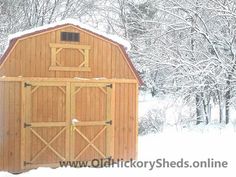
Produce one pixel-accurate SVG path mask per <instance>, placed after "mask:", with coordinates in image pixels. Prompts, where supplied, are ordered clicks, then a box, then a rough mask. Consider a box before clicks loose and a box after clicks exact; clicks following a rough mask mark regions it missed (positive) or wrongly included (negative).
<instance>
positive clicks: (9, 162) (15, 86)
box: [0, 82, 21, 172]
mask: <svg viewBox="0 0 236 177" xmlns="http://www.w3.org/2000/svg"><path fill="white" fill-rule="evenodd" d="M20 88H21V85H20V83H19V82H0V98H1V99H0V105H1V106H0V130H1V131H0V170H5V171H11V172H14V171H16V170H19V169H20V132H21V129H20V125H21V122H20V117H21V111H20V110H21V107H20V105H21V103H20V101H21V95H20V93H21V89H20Z"/></svg>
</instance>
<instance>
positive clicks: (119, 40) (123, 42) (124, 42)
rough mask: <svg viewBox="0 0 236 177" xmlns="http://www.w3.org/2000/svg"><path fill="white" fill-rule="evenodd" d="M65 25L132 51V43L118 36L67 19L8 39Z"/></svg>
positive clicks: (16, 34)
mask: <svg viewBox="0 0 236 177" xmlns="http://www.w3.org/2000/svg"><path fill="white" fill-rule="evenodd" d="M65 24H71V25H75V26H79V27H81V28H83V29H85V30H88V31H90V32H92V33H96V34H98V35H101V36H103V37H105V38H108V39H110V40H112V41H114V42H117V43H119V44H120V45H122V46H124V47H125V49H126V50H130V48H131V45H130V43H129V42H128V41H127V40H125V39H123V38H121V37H119V36H116V35H111V34H107V33H104V32H102V31H99V30H97V29H95V28H93V27H91V26H88V25H86V24H83V23H81V22H79V21H77V20H75V19H65V20H61V21H58V22H55V23H51V24H48V25H44V26H40V27H37V28H32V29H30V30H26V31H22V32H18V33H15V34H12V35H9V37H8V39H9V41H10V40H12V39H15V38H18V37H21V36H24V35H27V34H30V33H34V32H38V31H41V30H46V29H49V28H53V27H56V26H59V25H65Z"/></svg>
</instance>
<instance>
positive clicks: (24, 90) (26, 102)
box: [21, 81, 70, 170]
mask: <svg viewBox="0 0 236 177" xmlns="http://www.w3.org/2000/svg"><path fill="white" fill-rule="evenodd" d="M31 86H36V87H35V88H37V87H50V86H55V87H65V88H66V89H65V98H66V103H65V104H66V105H65V110H66V112H65V116H66V117H65V122H61V123H59V124H61V125H62V126H65V132H66V137H65V141H66V142H65V160H69V149H70V147H69V146H70V142H69V140H70V138H69V136H70V130H69V125H70V82H50V81H24V82H22V83H21V96H22V107H21V116H22V119H21V169H22V170H27V169H31V168H35V167H42V166H47V167H55V166H58V164H45V165H44V164H39V165H28V166H27V165H26V164H25V161H26V160H27V159H29V153H26V152H29V150H28V151H27V150H26V148H29V147H27V145H28V146H29V145H30V142H26V140H27V141H30V137H29V136H30V131H29V130H27V128H25V123H27V122H29V121H30V113H31V108H30V107H31V104H32V102H31V97H32V95H31V92H32V89H31ZM49 127H50V125H49Z"/></svg>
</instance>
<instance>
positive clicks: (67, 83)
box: [7, 78, 126, 170]
mask: <svg viewBox="0 0 236 177" xmlns="http://www.w3.org/2000/svg"><path fill="white" fill-rule="evenodd" d="M17 79H18V80H17ZM17 79H15V78H13V79H9V80H10V81H13V80H17V81H20V82H21V152H20V159H21V161H20V162H21V170H27V169H30V168H34V166H33V165H31V166H30V168H27V167H26V166H25V164H24V161H25V159H26V155H27V153H26V139H27V137H26V136H27V134H26V130H25V128H24V123H25V122H26V121H28V120H29V116H30V115H29V110H27V105H29V103H30V101H29V100H30V99H29V97H30V95H29V94H27V93H29V91H27V89H29V88H30V87H28V88H27V87H25V86H26V85H25V84H32V85H39V86H45V84H46V86H64V87H66V126H67V130H66V137H67V138H66V141H67V142H66V151H67V155H66V159H68V160H71V159H72V158H71V150H70V149H71V147H70V146H71V142H70V141H71V138H70V136H71V135H70V131H71V130H70V128H71V119H72V117H73V116H72V112H71V86H72V85H73V84H85V85H87V86H92V85H99V84H103V85H104V84H110V85H111V86H112V89H110V94H109V95H110V99H111V105H110V110H109V111H110V119H111V120H112V126H111V128H110V133H108V134H110V135H109V137H106V138H107V139H109V140H111V143H110V147H109V151H110V152H108V153H109V154H110V155H111V157H114V127H115V85H116V84H115V83H117V81H115V80H103V81H100V80H97V81H94V80H89V81H86V82H85V81H84V80H77V79H70V78H68V79H62V80H61V81H60V79H51V78H44V79H35V78H33V79H30V78H28V79H27V78H17ZM7 80H8V79H7ZM118 82H120V81H118ZM121 82H123V80H122V81H121ZM124 83H126V82H124ZM43 166H46V167H58V166H59V164H45V165H40V167H43ZM35 167H38V166H37V165H36V166H35Z"/></svg>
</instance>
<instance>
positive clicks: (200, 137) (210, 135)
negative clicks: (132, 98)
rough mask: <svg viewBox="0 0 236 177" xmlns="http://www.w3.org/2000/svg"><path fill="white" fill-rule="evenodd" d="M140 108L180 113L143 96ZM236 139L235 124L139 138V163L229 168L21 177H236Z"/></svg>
mask: <svg viewBox="0 0 236 177" xmlns="http://www.w3.org/2000/svg"><path fill="white" fill-rule="evenodd" d="M157 102H158V104H157ZM155 103H156V104H155ZM162 103H163V104H162ZM140 105H141V106H140V112H141V113H142V114H145V112H147V111H148V110H150V109H153V108H156V107H162V108H164V109H165V106H169V113H168V114H169V115H168V116H171V113H173V115H174V111H175V110H176V109H177V108H175V107H172V110H171V106H170V105H171V101H170V100H168V99H167V100H163V101H162V102H160V101H157V100H156V99H153V98H151V97H150V96H145V97H143V96H141V98H140ZM178 106H180V105H177V107H178ZM173 115H172V116H173ZM168 116H167V117H168ZM235 135H236V133H235V127H234V126H233V125H232V124H230V125H228V126H224V127H219V126H218V125H214V124H211V125H209V126H208V127H205V126H204V128H203V126H202V128H201V125H200V126H199V127H197V128H196V129H192V130H191V131H176V129H175V128H174V127H171V126H169V127H166V128H165V131H163V132H162V133H160V134H149V135H146V136H139V148H138V151H139V153H138V154H139V155H138V160H140V161H155V160H156V159H162V158H165V159H166V160H169V161H179V160H181V158H183V159H184V160H187V161H190V162H193V161H205V160H207V159H214V160H215V161H227V162H228V164H229V165H228V168H154V169H153V170H150V167H149V166H148V167H147V168H118V167H115V168H78V169H75V168H57V169H51V168H38V169H36V170H31V171H29V172H26V173H22V174H20V175H18V176H17V177H34V176H43V177H54V176H55V177H64V176H70V177H78V176H86V177H94V176H98V175H102V176H104V177H110V176H112V177H121V176H137V177H139V176H140V177H156V176H159V177H171V176H174V177H189V176H191V177H199V176H203V177H205V176H214V177H222V176H227V177H235V167H236V158H235V149H236V141H235ZM0 177H14V175H12V174H10V173H6V172H0Z"/></svg>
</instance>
